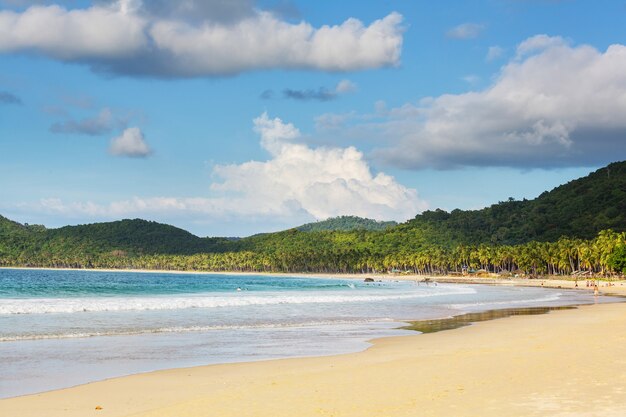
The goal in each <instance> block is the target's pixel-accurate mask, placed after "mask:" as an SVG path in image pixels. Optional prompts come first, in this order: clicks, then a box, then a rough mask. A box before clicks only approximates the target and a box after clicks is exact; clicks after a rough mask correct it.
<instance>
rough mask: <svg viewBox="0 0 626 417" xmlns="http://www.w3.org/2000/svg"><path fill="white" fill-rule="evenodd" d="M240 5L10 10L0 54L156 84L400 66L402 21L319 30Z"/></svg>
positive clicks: (126, 2) (0, 31)
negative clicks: (44, 58)
mask: <svg viewBox="0 0 626 417" xmlns="http://www.w3.org/2000/svg"><path fill="white" fill-rule="evenodd" d="M243 3H246V2H241V1H240V2H234V3H233V4H234V6H232V5H228V4H229V2H223V1H217V0H214V1H209V2H206V3H204V2H199V1H190V2H166V1H163V2H145V3H142V2H141V1H139V0H119V1H116V2H113V3H108V2H104V3H96V4H94V5H92V6H90V7H88V8H83V9H66V8H64V7H61V6H59V5H34V6H31V7H29V8H27V9H26V10H24V11H11V10H4V11H0V53H31V54H39V55H44V56H47V57H50V58H52V59H56V60H60V61H63V62H75V63H81V64H86V65H89V66H90V67H91V68H92V69H94V70H96V71H104V72H108V73H113V74H123V75H137V76H151V77H206V76H209V77H210V76H225V75H233V74H237V73H240V72H244V71H252V70H261V69H275V68H280V69H310V70H321V71H352V70H360V69H367V68H377V67H383V66H393V65H397V64H398V63H399V60H400V53H401V49H402V40H403V36H402V31H403V29H402V26H401V23H402V16H401V15H400V14H398V13H391V14H389V15H388V16H386V17H384V18H382V19H379V20H376V21H374V22H372V23H371V24H370V25H369V26H366V25H365V24H363V23H362V22H361V21H359V20H357V19H354V18H350V19H348V20H346V21H345V22H343V23H341V24H338V25H333V26H329V25H324V26H321V27H319V28H315V27H313V26H312V25H311V24H309V23H307V22H304V21H301V22H299V23H290V22H287V21H284V20H281V19H280V18H279V17H278V16H277V15H276V14H275V13H272V12H268V11H261V10H256V9H250V10H249V8H248V7H247V6H246V5H245V4H243ZM237 4H239V6H241V7H240V8H241V11H237V10H239V9H238V8H237V7H239V6H237ZM242 4H243V5H242ZM189 5H191V6H189ZM220 7H222V8H223V10H222V11H219V10H221V9H220ZM199 8H201V9H202V11H198V10H200V9H199ZM205 8H206V9H205ZM209 11H210V12H212V11H216V14H215V15H213V14H212V13H210V12H209ZM220 13H221V14H222V16H221V17H220ZM209 15H211V16H218V18H217V19H209V18H208V17H207V16H209Z"/></svg>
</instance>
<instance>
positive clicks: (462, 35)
mask: <svg viewBox="0 0 626 417" xmlns="http://www.w3.org/2000/svg"><path fill="white" fill-rule="evenodd" d="M484 29H485V25H481V24H478V23H463V24H460V25H458V26H455V27H453V28H452V29H450V30H449V31H447V32H446V36H447V37H448V38H451V39H474V38H477V37H478V36H479V35H480V34H481V33H482V31H483V30H484Z"/></svg>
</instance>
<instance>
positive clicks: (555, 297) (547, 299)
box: [447, 292, 562, 310]
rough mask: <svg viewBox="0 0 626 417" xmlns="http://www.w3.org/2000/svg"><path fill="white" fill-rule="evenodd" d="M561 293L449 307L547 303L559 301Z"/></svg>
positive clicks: (462, 307) (460, 308)
mask: <svg viewBox="0 0 626 417" xmlns="http://www.w3.org/2000/svg"><path fill="white" fill-rule="evenodd" d="M561 295H562V294H561V293H560V292H558V293H555V294H551V295H547V296H545V297H540V298H528V299H522V300H508V301H484V302H476V303H467V304H448V305H447V307H449V308H453V309H455V310H462V309H464V308H472V307H484V306H499V305H509V304H535V303H545V302H550V301H558V300H560V299H561Z"/></svg>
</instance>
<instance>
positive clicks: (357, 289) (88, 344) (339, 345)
mask: <svg viewBox="0 0 626 417" xmlns="http://www.w3.org/2000/svg"><path fill="white" fill-rule="evenodd" d="M595 301H596V300H595V299H594V298H593V297H592V296H591V295H590V294H588V293H586V292H578V291H567V290H551V289H543V288H519V287H492V286H481V285H473V286H469V285H452V284H439V285H434V284H431V285H428V286H427V285H425V284H421V285H418V284H417V283H415V282H406V281H405V282H394V281H385V282H376V283H364V282H363V281H362V280H346V279H321V278H293V277H285V276H279V277H268V276H230V275H200V274H162V273H133V272H99V271H80V270H79V271H43V270H11V269H0V367H2V378H0V397H10V396H15V395H21V394H26V393H33V392H39V391H44V390H49V389H55V388H61V387H67V386H71V385H76V384H80V383H85V382H89V381H94V380H100V379H104V378H109V377H114V376H121V375H127V374H132V373H137V372H145V371H151V370H156V369H164V368H173V367H183V366H195V365H202V364H210V363H225V362H236V361H251V360H261V359H270V358H284V357H294V356H311V355H328V354H335V353H343V352H352V351H358V350H362V349H364V348H365V347H367V346H368V343H367V341H368V340H370V339H372V338H376V337H382V336H391V335H402V334H406V333H407V332H405V331H402V330H397V327H399V326H400V325H401V322H402V321H403V320H416V319H422V318H440V317H447V316H451V315H456V314H461V313H465V312H472V311H482V310H487V309H493V308H504V307H522V306H539V305H541V306H552V305H567V304H581V303H591V302H595Z"/></svg>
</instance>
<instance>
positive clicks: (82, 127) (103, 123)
mask: <svg viewBox="0 0 626 417" xmlns="http://www.w3.org/2000/svg"><path fill="white" fill-rule="evenodd" d="M125 125H126V121H125V120H123V119H120V118H118V117H116V116H115V115H114V114H113V112H112V111H111V109H109V108H106V107H105V108H104V109H102V110H101V111H100V113H98V114H97V115H96V116H94V117H88V118H85V119H82V120H66V121H64V122H57V123H54V124H53V125H51V126H50V132H52V133H63V134H77V135H90V136H98V135H103V134H105V133H110V132H111V131H113V130H114V129H120V128H122V127H124V126H125Z"/></svg>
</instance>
